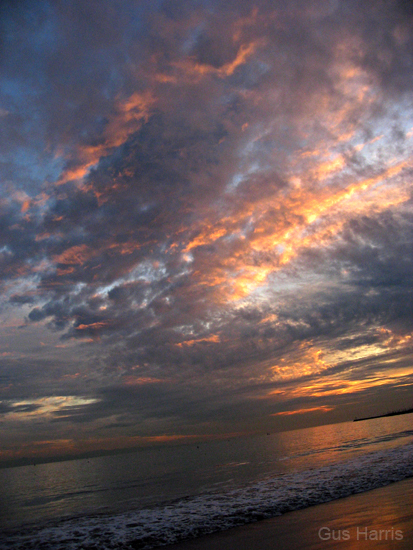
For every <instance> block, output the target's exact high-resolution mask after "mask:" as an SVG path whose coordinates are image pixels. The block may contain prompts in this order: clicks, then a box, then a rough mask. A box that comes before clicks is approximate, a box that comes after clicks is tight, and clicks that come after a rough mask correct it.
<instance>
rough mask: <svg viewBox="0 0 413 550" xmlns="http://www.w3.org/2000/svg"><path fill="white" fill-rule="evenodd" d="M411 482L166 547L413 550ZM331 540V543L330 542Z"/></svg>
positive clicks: (194, 549) (175, 549)
mask: <svg viewBox="0 0 413 550" xmlns="http://www.w3.org/2000/svg"><path fill="white" fill-rule="evenodd" d="M412 503H413V478H409V479H406V480H403V481H399V482H397V483H392V484H390V485H387V486H385V487H381V488H379V489H374V490H372V491H368V492H365V493H360V494H356V495H352V496H350V497H346V498H342V499H338V500H334V501H331V502H328V503H325V504H319V505H317V506H312V507H310V508H305V509H303V510H296V511H293V512H289V513H286V514H284V515H282V516H278V517H275V518H272V519H267V520H262V521H258V522H256V523H253V524H249V525H244V526H242V527H236V528H233V529H228V530H227V531H223V532H220V533H214V534H212V535H208V536H204V537H200V538H197V539H193V540H189V541H185V542H182V543H179V544H174V545H169V546H167V548H168V550H275V549H277V548H281V549H282V550H297V549H302V550H330V549H331V548H340V549H342V550H350V549H356V548H377V547H379V548H386V549H395V550H411V548H412V547H413V504H412ZM333 537H334V538H333Z"/></svg>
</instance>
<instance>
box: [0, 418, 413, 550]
mask: <svg viewBox="0 0 413 550" xmlns="http://www.w3.org/2000/svg"><path fill="white" fill-rule="evenodd" d="M412 421H413V414H407V415H401V416H393V417H387V418H376V419H372V420H366V421H362V422H355V423H353V422H346V423H341V424H333V425H327V426H319V427H316V428H309V429H302V430H294V431H290V432H282V433H274V434H269V435H259V436H258V435H256V436H249V437H238V438H232V439H225V440H219V441H210V442H207V443H198V444H186V445H177V446H168V447H166V446H164V447H153V448H143V449H139V450H138V451H134V452H128V453H123V454H118V455H111V456H102V457H97V458H89V459H79V460H70V461H65V462H55V463H48V464H37V465H30V466H20V467H16V468H4V469H1V470H0V549H1V550H5V549H7V550H11V549H13V550H23V549H24V550H35V549H36V550H37V549H39V548H42V549H44V550H49V549H50V550H81V549H83V550H86V549H89V550H92V549H99V550H113V549H117V550H120V549H125V550H126V549H128V550H130V549H134V550H137V549H150V548H155V547H157V546H162V545H165V544H170V543H175V542H179V541H181V540H184V539H187V538H193V537H198V536H201V535H203V534H207V533H212V532H216V531H221V530H224V529H228V528H230V527H234V526H237V525H242V524H246V523H250V522H254V521H257V520H259V519H263V518H269V517H274V516H277V515H280V514H283V513H285V512H287V511H291V510H297V509H300V508H305V507H308V506H312V505H314V504H319V503H322V502H327V501H330V500H334V499H337V498H341V497H345V496H348V495H351V494H354V493H359V492H364V491H368V490H371V489H374V488H377V487H381V486H384V485H387V484H389V483H392V482H394V481H399V480H402V479H405V478H407V477H410V476H413V424H412Z"/></svg>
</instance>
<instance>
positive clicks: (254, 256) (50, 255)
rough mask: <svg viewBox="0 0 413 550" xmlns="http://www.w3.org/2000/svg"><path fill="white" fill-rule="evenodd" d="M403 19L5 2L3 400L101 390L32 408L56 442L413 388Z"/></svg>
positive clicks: (243, 6)
mask: <svg viewBox="0 0 413 550" xmlns="http://www.w3.org/2000/svg"><path fill="white" fill-rule="evenodd" d="M87 22H92V23H93V24H90V23H87ZM412 22H413V20H412V14H411V10H410V8H409V7H408V5H407V4H406V3H405V2H393V3H388V2H377V1H376V2H366V3H364V4H363V5H362V6H360V5H359V4H357V3H355V2H352V1H350V2H327V1H325V2H324V1H319V0H317V1H316V0H314V1H311V2H308V1H306V2H302V1H300V0H297V1H294V2H288V3H285V2H275V3H274V2H267V1H265V0H260V1H259V2H258V3H256V4H255V5H254V7H251V5H250V4H249V3H247V2H239V1H237V2H231V1H230V2H226V3H222V2H220V1H205V2H201V3H196V4H194V3H193V2H186V1H183V2H178V3H177V2H160V3H156V4H154V3H152V4H148V5H145V6H143V5H141V4H139V3H135V2H129V1H126V2H122V4H121V5H120V4H119V5H116V6H114V5H113V3H111V2H103V3H102V2H95V1H92V2H89V3H88V4H87V6H85V5H84V3H81V2H77V1H75V0H72V1H71V2H69V3H67V2H56V3H54V4H53V5H51V4H48V3H43V2H40V3H33V2H30V1H28V2H23V3H21V4H19V7H15V8H13V9H12V10H6V11H5V16H4V17H2V22H1V26H2V36H3V37H4V38H3V52H4V51H7V52H9V54H8V55H7V56H5V55H3V56H2V57H1V64H2V69H3V70H2V77H1V78H0V109H1V111H0V113H1V114H3V113H4V114H3V116H0V125H1V126H2V131H1V133H0V135H1V136H2V137H1V138H0V142H1V144H2V145H4V148H2V151H4V153H3V154H4V160H3V158H2V159H1V164H0V173H1V177H2V181H3V182H4V185H3V187H2V189H1V193H0V269H1V273H2V275H1V280H0V286H1V290H2V296H3V300H2V304H1V308H0V322H3V323H4V324H7V326H9V324H10V328H9V329H8V330H9V331H10V332H9V333H8V336H7V339H8V342H12V344H10V345H11V348H10V349H9V348H7V350H6V352H7V353H13V354H14V355H13V356H3V355H1V359H2V360H3V361H4V363H3V364H2V365H0V368H1V370H0V372H4V375H3V376H4V377H5V378H4V382H2V381H1V379H0V383H1V384H2V385H1V386H0V391H1V392H2V393H1V394H0V395H2V396H4V398H5V400H6V401H7V400H9V399H11V398H13V399H19V398H20V399H21V401H28V400H30V398H31V396H32V395H40V394H42V395H44V396H45V398H47V396H49V397H50V396H52V395H53V393H54V392H55V391H56V386H58V385H59V384H61V386H62V391H61V394H62V395H71V396H74V397H77V398H81V397H83V398H85V399H86V398H87V399H91V400H93V399H95V401H90V402H88V403H87V404H86V403H83V404H81V405H78V406H73V407H72V406H70V407H69V408H61V409H59V410H58V411H55V413H53V414H51V416H50V417H48V419H47V422H46V421H45V420H44V419H43V420H44V422H45V424H44V431H47V429H46V428H47V426H49V425H51V424H53V426H54V427H53V430H55V431H54V432H53V433H54V434H55V435H54V437H56V438H59V437H60V436H62V434H63V433H66V432H65V430H67V433H69V431H70V430H69V428H68V426H69V425H70V423H74V424H76V427H77V428H76V429H78V430H80V431H81V432H82V437H83V436H84V437H85V438H86V437H88V434H90V433H92V432H93V431H94V430H97V429H98V431H99V434H100V435H99V437H102V438H105V437H106V433H105V429H106V428H107V429H111V430H115V429H116V426H117V427H118V429H119V430H120V432H119V433H121V432H122V434H123V435H124V436H125V437H132V436H136V435H139V434H136V433H135V432H133V430H134V429H135V428H134V426H137V425H139V426H140V429H141V430H142V435H145V437H150V436H155V435H162V434H165V433H166V432H167V431H168V430H169V432H168V433H170V434H172V433H176V430H175V428H176V429H177V428H179V430H180V432H179V433H183V434H189V433H192V434H193V433H197V430H199V431H200V432H202V433H207V432H208V433H213V432H214V430H215V431H216V432H220V433H223V431H224V430H227V431H228V432H230V431H242V430H243V429H245V430H246V431H248V430H253V429H256V430H257V429H259V427H260V426H261V425H263V424H265V425H266V426H269V427H270V426H272V425H274V426H277V428H278V427H280V426H281V427H282V426H289V425H290V424H288V422H290V420H289V419H288V418H287V415H286V414H284V413H287V412H288V411H289V410H290V409H289V407H290V408H291V411H292V412H294V411H295V412H297V411H303V412H302V414H298V413H297V414H296V415H292V416H293V417H294V416H295V418H296V420H294V422H299V421H300V418H302V419H303V422H305V418H307V417H306V412H305V411H307V412H308V413H309V416H308V418H310V420H309V421H313V420H314V419H317V418H318V419H320V418H321V417H323V419H324V420H323V421H325V419H327V420H332V419H334V420H340V419H346V418H348V417H349V414H350V413H349V410H350V399H354V400H355V401H354V402H357V403H359V406H360V407H365V406H367V405H366V399H367V397H368V398H369V399H370V397H371V395H372V392H377V393H376V394H375V395H386V396H387V397H388V399H389V400H390V401H391V400H392V399H394V400H395V399H396V397H392V392H393V390H394V388H398V389H397V392H401V393H398V394H397V395H402V397H403V399H405V394H404V390H402V389H401V388H403V387H405V386H403V384H408V383H409V380H410V378H409V377H410V373H409V372H407V371H404V370H403V369H404V365H405V363H404V362H405V361H406V360H407V358H408V357H410V346H411V343H410V333H411V330H412V321H411V320H412V317H411V311H412V308H411V305H412V304H411V293H410V287H411V284H410V282H411V281H410V280H411V273H412V269H411V268H412V265H411V264H412V253H411V250H412V246H411V245H412V242H413V234H412V231H411V227H412V208H411V205H412V203H411V178H412V168H413V167H412V161H411V158H410V149H411V139H412V137H413V134H412V128H413V109H412V103H411V99H410V95H409V92H410V90H411V87H412V82H411V76H410V73H411V71H410V70H409V63H410V58H411V48H412V40H411V36H412V33H411V27H412ZM85 25H86V27H85ZM33 52H34V53H33ZM33 136H35V139H34V137H33ZM13 327H16V328H13ZM17 327H20V328H17ZM36 341H37V342H38V341H42V342H47V344H45V345H44V346H39V345H37V347H36V345H34V344H33V342H36ZM6 343H7V342H6V339H5V344H6ZM1 345H2V340H1V339H0V346H1ZM8 345H9V344H8ZM379 361H383V362H384V363H383V364H384V365H385V367H383V368H382V367H380V366H379ZM391 361H395V363H394V364H393V363H391ZM395 365H398V367H397V368H399V367H400V370H397V368H396V366H395ZM402 365H403V367H402ZM393 367H394V369H393ZM22 373H25V376H24V377H23V381H22V380H19V377H20V376H21V375H22ZM386 373H387V374H386ZM353 374H354V378H353ZM363 377H366V378H365V379H364V378H363ZM381 382H382V383H381ZM82 384H83V385H86V386H85V387H87V392H86V393H82ZM386 388H387V389H386ZM63 390H64V391H63ZM382 391H383V392H386V391H387V392H388V393H383V394H381V392H382ZM39 392H40V393H39ZM59 395H60V394H59ZM269 396H270V397H269ZM346 396H347V397H346ZM346 399H347V401H346ZM277 400H278V401H277ZM334 400H336V401H334ZM363 400H364V401H363ZM7 402H8V401H7ZM377 403H378V402H377ZM32 413H33V415H34V416H35V415H36V414H38V417H39V418H40V416H41V415H40V409H36V410H34V409H33V411H32ZM247 413H248V414H247ZM281 413H283V414H281ZM6 416H7V415H6ZM34 416H33V418H34ZM30 418H32V417H30ZM311 418H312V419H313V420H311ZM220 419H221V420H220ZM284 421H285V422H286V424H285V425H281V424H280V422H284ZM314 421H315V420H314ZM320 421H321V420H320ZM271 422H274V423H275V424H271ZM291 422H293V420H292V419H291ZM291 425H293V424H291ZM105 427H106V428H105ZM42 429H43V428H40V427H38V430H39V431H38V432H36V433H37V434H38V436H39V437H40V435H41V433H40V432H41V430H42ZM136 429H137V428H136ZM266 429H268V428H266ZM59 430H61V431H60V432H59ZM59 434H60V435H59ZM42 437H43V436H42ZM62 438H63V436H62V437H61V439H62ZM63 439H64V438H63ZM102 440H103V439H102Z"/></svg>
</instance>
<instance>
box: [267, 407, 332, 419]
mask: <svg viewBox="0 0 413 550" xmlns="http://www.w3.org/2000/svg"><path fill="white" fill-rule="evenodd" d="M332 410H334V407H327V406H326V405H322V406H320V407H310V408H307V409H298V410H295V411H282V412H278V413H273V414H271V416H291V415H294V414H307V413H312V412H323V413H326V412H329V411H332Z"/></svg>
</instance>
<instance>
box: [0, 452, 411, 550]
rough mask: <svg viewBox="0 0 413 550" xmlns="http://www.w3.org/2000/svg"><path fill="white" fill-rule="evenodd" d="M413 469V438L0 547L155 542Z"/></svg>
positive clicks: (60, 526) (75, 549)
mask: <svg viewBox="0 0 413 550" xmlns="http://www.w3.org/2000/svg"><path fill="white" fill-rule="evenodd" d="M410 476H413V443H410V444H408V445H404V446H402V447H398V448H395V449H391V450H386V451H378V452H374V453H370V454H367V455H363V456H359V457H357V458H353V459H351V460H348V461H346V462H340V463H338V464H333V465H329V466H323V467H320V468H314V469H310V470H305V471H300V472H296V473H291V474H283V475H279V476H277V477H273V478H271V479H266V480H263V481H260V482H257V483H254V484H250V485H248V486H245V487H243V488H241V489H237V490H231V491H227V492H213V493H208V494H204V495H199V496H196V497H188V498H184V499H180V500H177V501H174V502H171V503H169V504H168V505H165V506H163V507H153V508H147V509H140V510H134V511H130V512H128V513H121V514H116V515H110V516H109V515H100V516H93V517H84V518H77V519H69V520H63V521H60V522H55V523H51V522H49V523H48V524H46V525H44V526H42V527H37V528H30V529H27V530H26V531H20V532H19V533H11V532H10V533H7V534H6V537H5V540H4V542H1V543H0V549H1V550H5V549H7V550H11V549H13V550H23V549H24V550H35V549H36V550H37V549H39V548H42V549H44V550H49V549H50V550H52V549H53V550H80V549H88V550H92V549H95V550H97V549H99V550H114V549H118V550H120V549H125V550H126V549H135V550H136V549H149V548H154V547H156V546H162V545H165V544H171V543H175V542H178V541H180V540H183V539H187V538H192V537H198V536H200V535H203V534H207V533H212V532H214V531H221V530H224V529H228V528H230V527H234V526H237V525H242V524H246V523H250V522H254V521H257V520H259V519H263V518H268V517H274V516H277V515H280V514H283V513H285V512H288V511H291V510H297V509H299V508H306V507H308V506H312V505H314V504H320V503H322V502H328V501H330V500H334V499H337V498H341V497H345V496H349V495H351V494H354V493H361V492H364V491H368V490H370V489H374V488H377V487H381V486H384V485H387V484H389V483H392V482H394V481H400V480H402V479H405V478H407V477H410Z"/></svg>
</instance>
